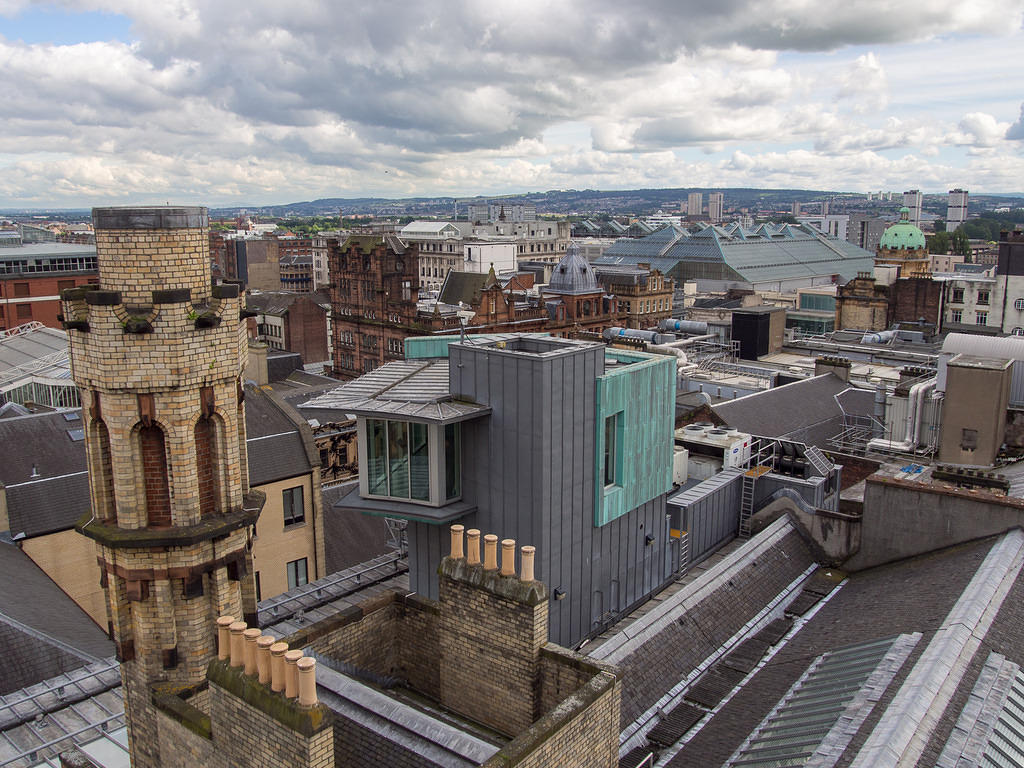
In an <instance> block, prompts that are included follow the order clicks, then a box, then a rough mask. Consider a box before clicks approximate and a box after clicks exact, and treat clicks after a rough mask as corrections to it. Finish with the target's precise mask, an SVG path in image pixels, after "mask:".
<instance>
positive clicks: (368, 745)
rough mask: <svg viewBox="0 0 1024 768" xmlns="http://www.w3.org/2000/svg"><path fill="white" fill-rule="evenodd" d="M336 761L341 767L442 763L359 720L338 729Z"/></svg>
mask: <svg viewBox="0 0 1024 768" xmlns="http://www.w3.org/2000/svg"><path fill="white" fill-rule="evenodd" d="M334 764H335V765H336V766H338V768H341V766H364V765H365V766H381V767H382V768H383V766H387V767H388V768H439V764H438V763H435V762H434V761H433V760H428V759H427V758H425V757H423V756H422V755H417V754H416V753H414V752H410V751H409V750H407V749H404V748H403V747H401V746H399V745H398V744H395V743H394V742H391V741H388V740H387V739H385V738H381V736H380V735H379V734H377V733H375V732H373V731H371V730H369V729H367V728H364V727H363V726H361V725H360V724H359V723H355V722H352V721H346V722H345V724H344V726H343V727H339V728H335V729H334Z"/></svg>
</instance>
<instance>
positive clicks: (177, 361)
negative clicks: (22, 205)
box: [62, 207, 263, 768]
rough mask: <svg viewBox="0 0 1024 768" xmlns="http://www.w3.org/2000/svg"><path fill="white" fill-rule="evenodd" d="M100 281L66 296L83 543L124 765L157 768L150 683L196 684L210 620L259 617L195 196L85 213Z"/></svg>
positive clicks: (227, 343) (207, 649)
mask: <svg viewBox="0 0 1024 768" xmlns="http://www.w3.org/2000/svg"><path fill="white" fill-rule="evenodd" d="M93 224H94V227H95V230H96V252H97V256H98V260H99V272H100V285H99V286H98V288H97V289H95V290H90V289H91V288H93V286H88V287H86V288H75V289H71V290H68V291H65V292H64V294H63V296H62V301H63V310H64V317H63V319H64V325H65V327H66V328H67V329H68V332H69V334H68V335H69V342H70V357H71V371H72V375H73V376H74V379H75V382H76V383H77V384H78V386H79V388H80V389H81V393H82V419H83V423H84V426H85V436H86V453H87V456H88V462H89V482H90V490H91V495H92V516H91V518H90V519H89V520H87V521H86V520H83V521H82V522H81V523H80V524H79V530H80V531H81V532H82V533H84V534H85V535H86V536H88V537H90V538H92V539H94V540H95V541H96V545H97V555H98V560H99V563H100V567H101V570H102V573H103V586H104V592H105V595H106V600H107V616H108V620H109V631H110V635H111V638H112V639H113V640H114V642H115V644H116V646H117V653H118V658H119V660H120V661H121V677H122V680H123V684H124V695H125V708H126V710H127V715H128V717H127V719H128V723H129V737H130V748H131V756H132V765H133V766H135V768H151V767H152V768H156V766H158V765H159V745H158V738H157V729H156V719H155V718H156V717H157V715H156V714H155V712H154V710H153V707H152V704H151V701H152V694H153V691H154V690H181V689H184V688H188V687H190V686H193V685H198V684H202V683H203V681H204V680H205V678H206V669H207V665H208V663H209V662H210V660H211V659H212V658H213V657H214V656H215V655H216V637H215V631H214V620H215V619H216V617H218V616H221V615H224V614H230V615H233V616H236V617H239V618H241V617H246V618H248V620H249V621H250V623H252V624H254V623H255V611H256V596H255V584H254V580H253V576H252V568H251V556H250V545H251V541H250V531H251V526H252V525H253V524H254V523H255V522H256V519H257V518H258V516H259V513H260V509H261V508H262V506H263V495H262V494H260V493H259V492H254V491H250V490H249V488H248V472H247V467H246V454H245V418H244V415H245V414H244V410H243V408H244V406H243V404H242V391H243V390H242V386H241V379H240V376H241V372H242V371H243V369H244V368H245V362H246V354H247V342H246V336H245V327H244V324H243V323H242V322H240V318H239V312H240V309H241V303H240V299H239V294H238V288H237V286H220V287H217V288H211V285H210V258H209V245H208V234H207V230H208V216H207V211H206V209H205V208H199V207H154V208H97V209H94V210H93Z"/></svg>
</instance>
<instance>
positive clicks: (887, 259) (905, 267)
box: [875, 206, 931, 278]
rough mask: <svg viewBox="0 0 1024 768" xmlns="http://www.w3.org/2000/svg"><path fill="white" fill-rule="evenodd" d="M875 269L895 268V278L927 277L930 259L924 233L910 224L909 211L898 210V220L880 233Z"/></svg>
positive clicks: (904, 208)
mask: <svg viewBox="0 0 1024 768" xmlns="http://www.w3.org/2000/svg"><path fill="white" fill-rule="evenodd" d="M875 266H876V267H896V268H897V273H896V276H897V277H904V278H905V277H927V276H928V275H930V274H931V257H930V256H929V255H928V248H927V247H926V245H925V239H924V233H922V232H921V230H920V229H918V228H917V227H916V226H914V225H913V224H912V223H911V222H910V209H909V208H907V207H906V206H904V207H903V208H900V220H899V221H898V222H897V223H896V224H893V225H892V226H891V227H889V228H888V229H886V230H885V232H883V233H882V239H881V240H880V241H879V242H878V251H876V253H875Z"/></svg>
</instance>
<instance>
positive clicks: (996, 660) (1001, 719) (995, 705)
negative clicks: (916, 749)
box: [936, 653, 1024, 768]
mask: <svg viewBox="0 0 1024 768" xmlns="http://www.w3.org/2000/svg"><path fill="white" fill-rule="evenodd" d="M1021 765H1024V671H1022V670H1021V668H1020V666H1019V665H1017V664H1014V663H1013V662H1012V661H1010V660H1009V659H1007V658H1006V657H1005V656H1003V655H1002V654H999V653H990V654H989V656H988V658H987V659H986V661H985V665H984V667H983V668H982V670H981V674H980V675H978V680H977V682H976V683H975V684H974V689H973V690H972V691H971V694H970V696H969V697H968V699H967V703H966V704H965V705H964V708H963V711H962V712H961V714H960V718H959V719H958V720H957V723H956V726H955V727H954V728H953V732H952V733H951V734H950V736H949V741H947V742H946V746H945V748H944V749H943V750H942V754H941V755H940V756H939V759H938V761H937V762H936V766H937V768H967V767H968V766H980V767H981V768H1007V767H1008V766H1021Z"/></svg>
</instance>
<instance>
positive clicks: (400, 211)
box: [0, 187, 1024, 221]
mask: <svg viewBox="0 0 1024 768" xmlns="http://www.w3.org/2000/svg"><path fill="white" fill-rule="evenodd" d="M690 192H701V193H703V195H704V199H703V202H704V206H705V209H706V206H707V202H708V193H709V192H722V193H723V194H724V197H725V207H726V210H732V211H736V210H739V209H748V210H749V211H750V212H751V213H765V212H770V211H777V212H784V213H788V212H790V211H791V210H792V206H793V203H795V202H799V203H800V204H801V206H802V208H803V210H804V211H805V212H807V213H817V212H818V211H819V210H820V206H818V205H815V203H821V202H822V201H825V200H828V201H829V203H830V210H831V211H832V212H834V213H841V212H854V211H872V210H874V211H879V212H886V213H889V214H895V211H896V210H897V209H898V207H899V206H900V205H901V204H902V198H901V196H900V195H898V194H894V195H893V199H892V200H891V201H877V200H875V201H871V202H868V201H867V198H866V195H865V194H864V193H863V192H835V191H828V190H820V189H753V188H750V187H726V188H718V189H709V188H706V187H679V188H672V189H622V190H598V189H564V190H551V191H548V192H528V193H524V194H517V195H494V196H486V197H485V196H477V197H459V198H454V197H411V198H394V197H392V198H387V197H327V198H320V199H318V200H306V201H301V202H294V203H287V204H281V205H245V204H239V205H232V206H222V207H213V208H211V209H210V213H211V215H212V216H214V217H234V216H237V215H239V214H240V213H242V212H243V211H244V212H245V213H249V214H258V215H260V216H266V217H285V218H287V217H308V216H337V215H338V211H339V210H340V211H341V212H342V213H343V214H344V215H346V216H352V215H360V214H361V215H367V214H369V215H374V216H398V217H401V216H414V217H420V216H422V217H439V218H451V217H454V216H455V215H456V211H458V212H459V215H460V216H465V211H466V206H467V205H469V204H470V203H482V202H487V201H507V202H509V203H521V202H529V203H533V204H534V205H536V206H537V212H538V213H541V214H545V213H546V214H556V215H561V216H568V215H573V214H575V215H581V216H596V215H601V214H614V215H635V216H643V215H648V214H652V213H655V212H656V211H659V210H663V211H666V212H672V211H678V210H679V204H680V203H681V202H685V201H686V199H687V195H688V194H689V193H690ZM923 202H924V209H925V210H926V211H931V212H933V213H935V214H936V215H939V216H943V215H944V214H945V205H946V196H945V195H944V194H942V195H940V194H932V195H925V196H924V201H923ZM1001 206H1002V207H1006V206H1009V207H1013V208H1019V207H1024V193H1022V194H1019V195H1009V194H1000V195H983V194H975V193H971V197H970V212H971V214H972V215H973V214H976V213H980V212H981V211H983V210H991V209H993V208H996V207H1001ZM89 214H90V211H89V210H88V209H82V210H71V209H49V210H41V209H35V210H32V209H21V210H18V209H13V208H9V209H0V217H8V218H18V219H22V220H25V219H29V218H34V217H38V218H48V219H58V220H59V219H63V220H79V221H81V220H86V219H88V217H89Z"/></svg>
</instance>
